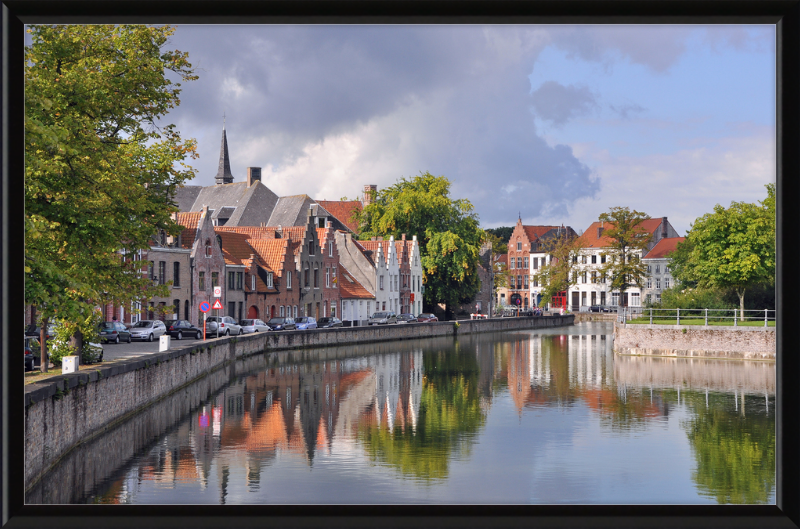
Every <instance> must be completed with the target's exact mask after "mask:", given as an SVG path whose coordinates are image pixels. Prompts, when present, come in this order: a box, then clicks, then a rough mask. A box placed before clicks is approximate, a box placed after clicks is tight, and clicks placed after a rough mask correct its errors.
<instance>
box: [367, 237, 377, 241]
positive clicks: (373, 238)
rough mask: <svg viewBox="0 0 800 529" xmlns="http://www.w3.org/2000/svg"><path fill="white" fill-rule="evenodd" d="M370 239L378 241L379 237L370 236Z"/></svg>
mask: <svg viewBox="0 0 800 529" xmlns="http://www.w3.org/2000/svg"><path fill="white" fill-rule="evenodd" d="M369 240H371V241H377V240H378V239H377V237H370V238H369Z"/></svg>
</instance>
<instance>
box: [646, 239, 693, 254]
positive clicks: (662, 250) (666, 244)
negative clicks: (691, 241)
mask: <svg viewBox="0 0 800 529" xmlns="http://www.w3.org/2000/svg"><path fill="white" fill-rule="evenodd" d="M685 240H686V237H669V238H667V239H661V240H660V241H658V243H656V245H655V246H653V249H652V250H650V251H649V252H648V253H647V255H645V256H644V257H643V259H663V258H666V257H667V256H669V254H671V253H672V252H674V251H675V249H676V248H677V246H678V243H679V242H683V241H685Z"/></svg>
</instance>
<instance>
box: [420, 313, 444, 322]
mask: <svg viewBox="0 0 800 529" xmlns="http://www.w3.org/2000/svg"><path fill="white" fill-rule="evenodd" d="M417 321H418V322H421V323H424V322H429V321H439V318H437V317H436V316H435V315H434V314H431V313H429V312H423V313H422V314H420V315H419V316H417Z"/></svg>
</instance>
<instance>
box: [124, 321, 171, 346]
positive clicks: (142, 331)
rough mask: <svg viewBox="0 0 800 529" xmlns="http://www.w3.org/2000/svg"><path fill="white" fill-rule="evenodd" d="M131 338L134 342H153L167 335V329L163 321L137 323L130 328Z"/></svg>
mask: <svg viewBox="0 0 800 529" xmlns="http://www.w3.org/2000/svg"><path fill="white" fill-rule="evenodd" d="M130 331H131V338H133V339H134V340H147V341H148V342H152V341H153V340H154V339H156V338H160V337H161V336H163V335H164V334H166V333H167V327H166V326H165V325H164V322H163V321H161V320H141V321H137V322H136V323H134V324H133V325H131V328H130Z"/></svg>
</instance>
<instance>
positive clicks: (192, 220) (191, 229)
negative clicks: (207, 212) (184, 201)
mask: <svg viewBox="0 0 800 529" xmlns="http://www.w3.org/2000/svg"><path fill="white" fill-rule="evenodd" d="M202 215H203V212H202V211H196V212H195V211H193V212H180V213H177V214H176V216H177V223H178V224H179V225H180V226H183V228H184V229H183V231H182V232H181V248H192V247H193V246H194V238H195V237H196V236H197V226H198V225H199V224H200V217H201V216H202Z"/></svg>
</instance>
